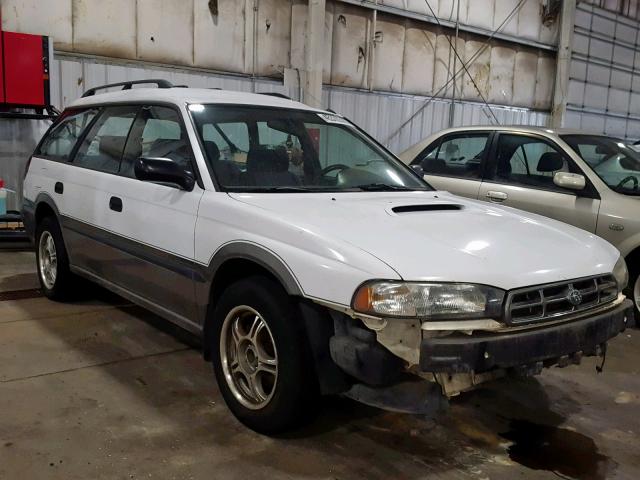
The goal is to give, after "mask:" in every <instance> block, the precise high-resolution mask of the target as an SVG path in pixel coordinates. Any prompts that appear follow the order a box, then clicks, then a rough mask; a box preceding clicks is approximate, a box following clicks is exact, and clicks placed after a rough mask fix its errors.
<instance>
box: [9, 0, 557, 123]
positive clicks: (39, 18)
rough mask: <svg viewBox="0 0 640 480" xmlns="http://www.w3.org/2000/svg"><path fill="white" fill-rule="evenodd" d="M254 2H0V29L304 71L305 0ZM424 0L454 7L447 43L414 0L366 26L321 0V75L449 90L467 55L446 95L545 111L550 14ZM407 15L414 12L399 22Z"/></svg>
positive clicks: (164, 57)
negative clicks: (456, 25)
mask: <svg viewBox="0 0 640 480" xmlns="http://www.w3.org/2000/svg"><path fill="white" fill-rule="evenodd" d="M254 1H255V0H217V1H214V2H209V1H208V0H47V1H42V0H2V2H1V6H2V25H3V27H4V28H5V29H7V30H15V31H21V32H27V33H40V34H48V35H51V36H52V37H53V40H54V48H55V49H56V50H57V51H64V52H71V53H76V54H83V55H100V56H105V57H110V58H118V59H125V60H142V61H146V62H154V63H162V64H168V65H176V66H178V65H179V66H185V67H194V68H198V69H213V70H219V71H223V72H231V73H240V74H245V75H259V76H267V77H273V78H283V76H284V74H285V70H288V69H293V70H294V71H295V70H304V69H305V63H304V45H305V30H306V27H305V22H306V18H307V1H306V0H259V2H257V3H256V5H257V14H256V13H255V11H254V8H253V6H254ZM429 1H430V3H429V5H431V7H432V9H433V10H434V12H438V15H440V16H441V17H443V18H444V19H445V20H451V19H455V17H457V16H458V5H459V6H460V9H459V11H460V21H461V29H462V30H461V32H460V34H459V36H458V38H457V40H456V37H455V31H454V30H453V29H451V28H443V27H440V26H438V25H436V24H434V18H433V17H429V18H427V16H425V15H424V12H425V11H428V10H425V9H426V3H425V2H424V0H421V1H417V0H401V1H400V0H396V1H384V2H381V5H382V6H385V7H388V8H394V9H395V10H394V11H395V12H398V14H390V13H384V12H381V13H380V14H379V15H378V17H377V18H378V20H377V23H376V25H375V32H373V29H374V25H373V19H372V17H373V16H372V10H371V8H372V7H371V6H372V5H373V6H375V5H376V4H375V3H374V2H370V1H365V2H361V1H360V0H358V1H352V2H346V1H344V0H343V1H338V0H329V1H327V6H326V16H325V41H326V44H327V48H326V49H325V61H324V82H325V83H327V84H331V85H336V86H346V87H353V88H367V89H374V90H377V91H387V92H394V93H406V94H410V95H437V96H438V97H451V96H453V95H454V88H453V87H454V85H453V83H454V82H453V81H451V78H452V76H453V72H454V71H456V70H460V66H461V61H460V59H461V60H462V61H465V62H467V61H469V60H470V59H472V58H475V60H474V61H473V63H472V64H471V65H470V66H469V72H470V73H471V76H469V75H466V74H462V75H460V76H459V77H458V79H457V81H456V85H455V96H456V97H457V98H462V99H465V100H471V101H482V100H485V99H486V100H487V101H488V102H490V103H497V104H500V105H510V106H518V107H529V108H535V109H542V110H548V109H549V108H550V103H551V95H552V86H553V78H554V71H555V53H554V52H553V51H551V50H549V49H548V48H546V47H548V44H552V43H554V42H555V37H556V35H557V34H556V33H555V30H556V29H557V21H556V19H555V18H554V17H552V18H551V19H550V20H547V21H545V22H543V19H544V18H545V17H543V15H542V9H541V3H540V0H526V1H525V0H474V1H473V2H471V1H469V0H429ZM350 3H357V4H358V5H351V4H350ZM362 5H366V6H368V7H369V8H365V7H363V6H362ZM409 12H413V13H414V14H416V15H422V17H420V18H408V17H407V15H408V13H409ZM416 12H417V13H416ZM421 12H422V13H421ZM507 19H508V21H507V22H506V23H505V25H504V26H503V28H502V30H501V33H502V34H504V35H507V37H508V38H509V39H511V40H505V39H503V38H500V39H499V38H494V39H493V40H492V41H491V42H490V43H489V44H488V43H487V36H486V35H489V33H490V32H491V31H492V30H493V29H495V28H498V27H499V26H500V25H501V24H502V23H503V21H505V20H507ZM447 25H449V26H450V25H451V23H449V24H447ZM469 26H473V27H474V28H475V30H472V31H469V29H468V28H467V27H469ZM465 28H466V30H465ZM374 33H375V37H376V42H375V47H372V45H373V43H372V41H371V39H372V37H373V36H374ZM523 39H529V40H530V41H535V42H538V44H536V45H539V46H538V47H536V45H533V46H532V45H530V44H527V42H525V41H524V40H523ZM450 42H451V43H455V45H456V49H457V50H458V53H459V57H460V58H458V56H456V55H455V54H454V52H453V50H452V48H451V45H450ZM372 48H373V54H372V52H371V50H372ZM476 56H477V58H476ZM372 65H375V67H372ZM370 69H372V72H371V73H370V72H369V70H370Z"/></svg>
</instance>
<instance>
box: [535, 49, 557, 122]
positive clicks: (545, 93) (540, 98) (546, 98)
mask: <svg viewBox="0 0 640 480" xmlns="http://www.w3.org/2000/svg"><path fill="white" fill-rule="evenodd" d="M555 73H556V61H555V58H551V57H546V56H540V57H538V69H537V73H536V95H535V100H534V103H533V108H538V109H541V110H548V109H549V108H551V97H552V95H553V83H554V79H555Z"/></svg>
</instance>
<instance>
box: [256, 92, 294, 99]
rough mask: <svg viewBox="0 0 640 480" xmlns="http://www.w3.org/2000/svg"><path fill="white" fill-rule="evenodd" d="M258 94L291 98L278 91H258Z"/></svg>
mask: <svg viewBox="0 0 640 480" xmlns="http://www.w3.org/2000/svg"><path fill="white" fill-rule="evenodd" d="M258 93H259V94H260V95H269V96H270V97H278V98H286V99H287V100H291V97H288V96H287V95H285V94H284V93H278V92H258Z"/></svg>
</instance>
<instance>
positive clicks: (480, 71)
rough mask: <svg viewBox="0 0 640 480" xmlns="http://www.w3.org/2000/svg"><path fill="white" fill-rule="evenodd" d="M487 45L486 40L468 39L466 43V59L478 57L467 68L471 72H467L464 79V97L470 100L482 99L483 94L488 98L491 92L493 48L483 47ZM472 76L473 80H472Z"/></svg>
mask: <svg viewBox="0 0 640 480" xmlns="http://www.w3.org/2000/svg"><path fill="white" fill-rule="evenodd" d="M485 45H486V44H485V43H484V42H481V41H478V40H471V41H468V42H467V43H466V45H465V59H471V58H472V57H476V60H475V61H474V62H473V63H471V64H470V65H469V66H468V68H467V70H468V72H469V73H468V74H466V73H465V75H464V80H463V92H464V98H466V99H469V100H476V101H481V100H482V96H483V97H484V98H487V95H488V94H489V74H490V65H491V48H490V47H488V48H483V47H485ZM479 52H480V53H479ZM465 61H467V60H465ZM472 78H473V81H471V79H472ZM474 82H475V85H474ZM476 87H477V88H476ZM478 89H479V90H480V92H481V93H482V96H481V95H480V93H479V92H478Z"/></svg>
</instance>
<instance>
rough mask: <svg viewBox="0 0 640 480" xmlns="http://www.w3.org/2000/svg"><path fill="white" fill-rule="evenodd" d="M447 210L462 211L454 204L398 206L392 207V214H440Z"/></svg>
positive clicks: (460, 207) (459, 206)
mask: <svg viewBox="0 0 640 480" xmlns="http://www.w3.org/2000/svg"><path fill="white" fill-rule="evenodd" d="M448 210H462V205H457V204H455V203H431V204H428V205H400V206H398V207H393V208H392V209H391V211H392V212H393V213H400V214H401V213H415V212H442V211H448Z"/></svg>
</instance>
